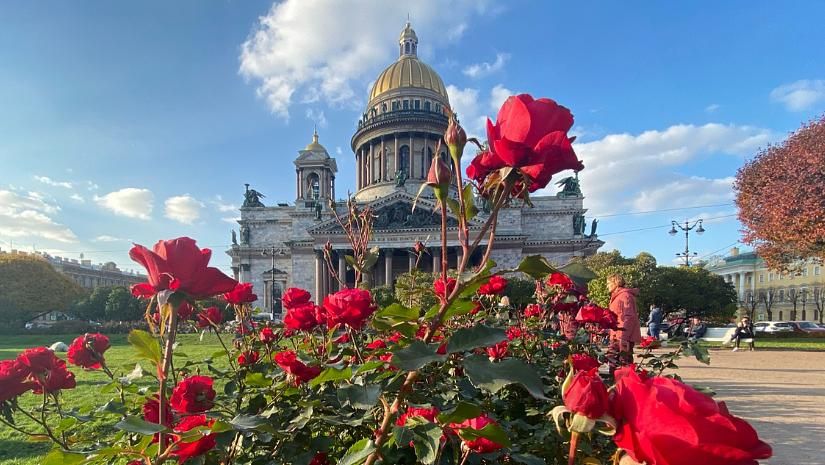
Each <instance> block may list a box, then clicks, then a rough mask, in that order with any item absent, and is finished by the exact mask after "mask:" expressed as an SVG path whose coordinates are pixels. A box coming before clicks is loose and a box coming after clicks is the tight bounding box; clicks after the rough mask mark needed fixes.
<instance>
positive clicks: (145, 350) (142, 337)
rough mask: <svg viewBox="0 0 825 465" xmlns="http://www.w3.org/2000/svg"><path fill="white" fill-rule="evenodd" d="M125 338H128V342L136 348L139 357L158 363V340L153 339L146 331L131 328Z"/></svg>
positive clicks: (159, 355)
mask: <svg viewBox="0 0 825 465" xmlns="http://www.w3.org/2000/svg"><path fill="white" fill-rule="evenodd" d="M127 339H128V340H129V343H130V344H132V346H133V347H134V348H135V349H137V352H138V357H139V358H145V359H148V360H151V361H153V362H155V364H160V360H161V357H162V355H161V351H160V344H158V340H157V339H155V337H154V336H152V335H151V334H149V333H147V332H146V331H142V330H140V329H133V330H132V331H130V332H129V337H128V338H127Z"/></svg>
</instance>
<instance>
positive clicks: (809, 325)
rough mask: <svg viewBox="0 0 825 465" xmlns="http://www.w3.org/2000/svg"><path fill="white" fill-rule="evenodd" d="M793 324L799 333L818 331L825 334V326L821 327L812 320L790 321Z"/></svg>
mask: <svg viewBox="0 0 825 465" xmlns="http://www.w3.org/2000/svg"><path fill="white" fill-rule="evenodd" d="M788 323H790V324H791V326H793V330H794V331H796V332H798V333H817V334H825V328H820V327H819V325H817V324H816V323H813V322H810V321H789V322H788Z"/></svg>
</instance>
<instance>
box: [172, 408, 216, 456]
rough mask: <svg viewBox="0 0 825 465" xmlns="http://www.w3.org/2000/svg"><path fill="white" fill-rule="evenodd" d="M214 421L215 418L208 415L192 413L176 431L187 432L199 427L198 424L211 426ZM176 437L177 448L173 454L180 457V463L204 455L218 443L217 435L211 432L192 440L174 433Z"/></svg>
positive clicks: (176, 427) (179, 424) (181, 422)
mask: <svg viewBox="0 0 825 465" xmlns="http://www.w3.org/2000/svg"><path fill="white" fill-rule="evenodd" d="M214 423H215V420H212V419H209V418H207V417H206V415H191V416H188V417H184V418H183V419H182V420H181V421H180V423H178V424H177V426H175V432H176V433H185V432H187V431H190V430H192V429H194V428H197V427H198V426H205V427H207V428H211V427H212V425H213V424H214ZM174 437H175V441H177V443H176V444H175V448H174V449H173V450H172V455H173V456H175V457H177V458H178V463H184V462H186V461H187V460H189V459H191V458H193V457H197V456H199V455H203V454H205V453H207V452H209V451H210V450H212V449H214V448H215V446H216V445H217V444H218V442H217V440H216V439H215V435H214V434H211V433H210V434H207V435H205V436H203V437H201V438H199V439H197V440H195V441H190V439H191V438H186V440H181V436H179V435H174Z"/></svg>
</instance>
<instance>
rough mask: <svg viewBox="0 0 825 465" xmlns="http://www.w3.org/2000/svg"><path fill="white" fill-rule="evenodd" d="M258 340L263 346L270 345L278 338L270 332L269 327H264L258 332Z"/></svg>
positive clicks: (273, 332)
mask: <svg viewBox="0 0 825 465" xmlns="http://www.w3.org/2000/svg"><path fill="white" fill-rule="evenodd" d="M258 339H259V340H260V341H261V343H262V344H264V345H270V344H272V343H273V342H275V341H276V340H277V339H278V336H276V335H275V331H273V330H272V328H270V327H269V326H264V327H263V328H261V330H260V331H259V332H258Z"/></svg>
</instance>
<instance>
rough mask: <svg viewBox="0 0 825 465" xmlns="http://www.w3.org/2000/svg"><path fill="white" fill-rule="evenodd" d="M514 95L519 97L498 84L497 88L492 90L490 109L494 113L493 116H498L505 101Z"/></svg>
mask: <svg viewBox="0 0 825 465" xmlns="http://www.w3.org/2000/svg"><path fill="white" fill-rule="evenodd" d="M512 95H517V93H516V92H513V91H512V90H510V89H508V88H506V87H504V86H503V85H501V84H496V86H495V87H493V88H492V89H491V90H490V109H491V110H492V111H493V116H495V115H497V114H498V111H499V110H500V109H501V106H502V105H503V104H504V101H505V100H507V97H510V96H512Z"/></svg>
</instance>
